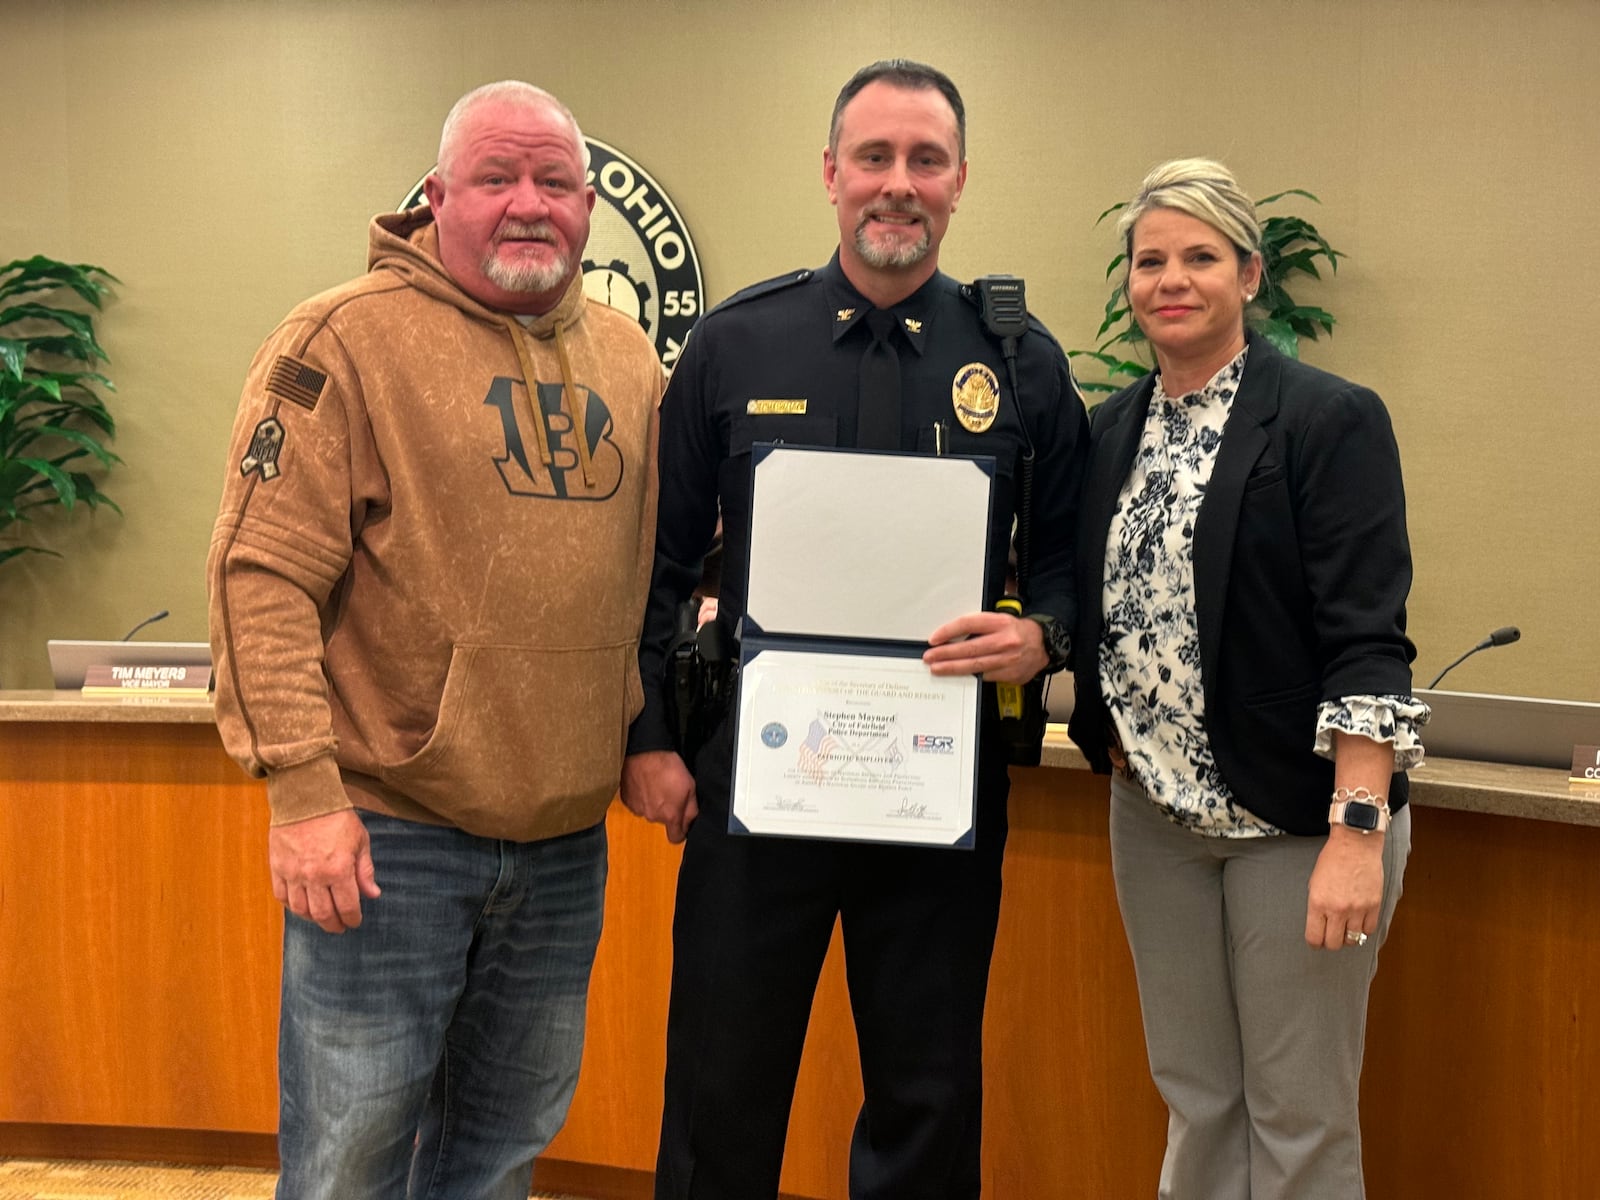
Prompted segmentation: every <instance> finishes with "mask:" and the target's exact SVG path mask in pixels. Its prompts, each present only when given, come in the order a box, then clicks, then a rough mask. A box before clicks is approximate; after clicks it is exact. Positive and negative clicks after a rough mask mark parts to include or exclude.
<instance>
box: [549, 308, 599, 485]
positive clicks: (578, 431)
mask: <svg viewBox="0 0 1600 1200" xmlns="http://www.w3.org/2000/svg"><path fill="white" fill-rule="evenodd" d="M556 357H557V358H559V359H560V360H561V387H562V390H563V391H564V392H565V393H566V395H567V402H568V403H569V404H570V405H571V406H572V430H573V435H574V437H575V439H576V441H577V443H578V465H579V466H581V467H582V468H583V486H584V487H591V488H592V487H593V486H594V462H593V461H592V460H591V459H590V457H589V430H588V427H587V426H586V425H584V418H585V417H587V416H588V412H589V405H588V402H587V401H586V400H585V399H584V398H583V397H581V396H580V395H579V394H578V388H577V386H576V385H575V384H574V383H573V382H572V362H571V360H570V359H568V358H567V343H566V341H565V340H563V338H562V337H561V322H560V321H557V322H556Z"/></svg>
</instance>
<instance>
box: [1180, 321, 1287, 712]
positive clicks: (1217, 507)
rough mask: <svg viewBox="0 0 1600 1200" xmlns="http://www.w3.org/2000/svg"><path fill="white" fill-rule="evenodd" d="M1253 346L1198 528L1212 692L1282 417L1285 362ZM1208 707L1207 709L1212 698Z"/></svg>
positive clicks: (1260, 343) (1202, 620) (1199, 607)
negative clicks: (1247, 504)
mask: <svg viewBox="0 0 1600 1200" xmlns="http://www.w3.org/2000/svg"><path fill="white" fill-rule="evenodd" d="M1249 344H1250V356H1249V357H1248V358H1247V359H1245V365H1244V378H1243V379H1241V380H1240V381H1239V390H1238V392H1236V393H1235V394H1234V397H1233V405H1232V408H1231V409H1230V410H1229V413H1228V420H1227V423H1226V424H1224V425H1223V427H1222V445H1221V446H1219V447H1218V448H1217V461H1216V463H1215V464H1214V465H1213V466H1212V468H1211V481H1210V483H1208V484H1207V485H1206V496H1205V499H1204V500H1203V501H1201V503H1200V513H1199V516H1198V517H1196V518H1195V525H1194V608H1195V620H1196V624H1197V625H1198V626H1199V632H1200V669H1201V673H1202V676H1203V678H1204V680H1205V682H1206V690H1207V692H1208V693H1209V692H1210V684H1211V681H1213V680H1214V679H1216V677H1217V663H1218V654H1219V645H1220V639H1221V637H1222V617H1223V608H1224V606H1225V604H1226V601H1227V596H1228V572H1229V570H1230V569H1231V567H1232V565H1233V546H1234V542H1235V540H1236V539H1237V536H1238V532H1239V509H1240V506H1241V504H1242V503H1243V500H1244V485H1245V481H1246V480H1247V479H1249V477H1250V471H1251V469H1252V468H1253V467H1254V466H1255V464H1256V460H1257V459H1259V458H1260V457H1261V453H1262V451H1264V450H1265V449H1266V448H1267V444H1268V442H1269V440H1270V438H1269V436H1268V434H1267V427H1268V426H1269V425H1271V423H1272V421H1273V420H1274V419H1275V418H1276V417H1277V415H1278V386H1279V375H1280V367H1281V363H1282V358H1281V356H1280V355H1279V354H1278V352H1277V351H1276V350H1274V349H1273V348H1272V344H1271V343H1270V342H1267V341H1266V340H1265V339H1263V338H1260V337H1258V336H1256V335H1254V334H1252V335H1250V338H1249ZM1206 702H1207V707H1208V709H1209V708H1210V707H1211V697H1210V695H1209V694H1208V695H1207V697H1206Z"/></svg>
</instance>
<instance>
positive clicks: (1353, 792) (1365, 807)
mask: <svg viewBox="0 0 1600 1200" xmlns="http://www.w3.org/2000/svg"><path fill="white" fill-rule="evenodd" d="M1328 824H1329V825H1330V826H1333V825H1343V826H1345V827H1346V828H1349V829H1355V830H1359V831H1360V832H1361V833H1363V834H1367V833H1383V832H1384V831H1385V830H1387V829H1388V828H1389V799H1388V797H1386V796H1374V795H1373V794H1372V793H1371V792H1369V791H1368V790H1367V789H1366V788H1364V787H1358V788H1339V789H1338V790H1336V791H1335V792H1334V793H1333V803H1332V804H1331V805H1329V807H1328Z"/></svg>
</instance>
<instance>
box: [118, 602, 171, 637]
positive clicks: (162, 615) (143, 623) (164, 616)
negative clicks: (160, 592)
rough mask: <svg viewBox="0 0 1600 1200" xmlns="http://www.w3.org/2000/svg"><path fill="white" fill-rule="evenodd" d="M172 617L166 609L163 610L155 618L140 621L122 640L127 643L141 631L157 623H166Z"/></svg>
mask: <svg viewBox="0 0 1600 1200" xmlns="http://www.w3.org/2000/svg"><path fill="white" fill-rule="evenodd" d="M171 615H172V614H171V613H170V612H168V611H167V610H166V609H164V608H163V609H162V610H161V611H160V612H158V613H156V614H155V615H154V616H150V617H146V618H145V619H144V620H142V621H140V622H139V623H138V624H137V625H135V626H134V627H133V628H132V629H130V630H128V632H127V633H125V634H123V635H122V640H123V641H127V640H128V639H130V638H131V637H133V635H134V634H136V633H138V632H139V630H141V629H143V628H144V627H145V626H146V625H154V624H155V623H156V622H157V621H165V620H166V619H167V618H168V617H170V616H171Z"/></svg>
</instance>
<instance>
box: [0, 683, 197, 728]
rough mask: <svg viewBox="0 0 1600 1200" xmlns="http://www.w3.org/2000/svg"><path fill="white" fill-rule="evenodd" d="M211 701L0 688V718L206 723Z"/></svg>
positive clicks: (103, 722) (195, 698)
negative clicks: (6, 689)
mask: <svg viewBox="0 0 1600 1200" xmlns="http://www.w3.org/2000/svg"><path fill="white" fill-rule="evenodd" d="M212 720H213V718H212V714H211V700H210V698H209V697H197V696H163V695H160V694H159V693H146V694H141V695H133V696H84V695H81V694H79V693H78V692H51V691H37V692H19V691H10V692H8V691H0V721H86V722H91V723H102V724H139V725H207V724H210V723H211V722H212Z"/></svg>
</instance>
